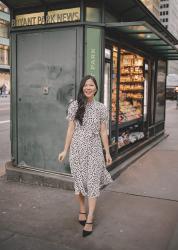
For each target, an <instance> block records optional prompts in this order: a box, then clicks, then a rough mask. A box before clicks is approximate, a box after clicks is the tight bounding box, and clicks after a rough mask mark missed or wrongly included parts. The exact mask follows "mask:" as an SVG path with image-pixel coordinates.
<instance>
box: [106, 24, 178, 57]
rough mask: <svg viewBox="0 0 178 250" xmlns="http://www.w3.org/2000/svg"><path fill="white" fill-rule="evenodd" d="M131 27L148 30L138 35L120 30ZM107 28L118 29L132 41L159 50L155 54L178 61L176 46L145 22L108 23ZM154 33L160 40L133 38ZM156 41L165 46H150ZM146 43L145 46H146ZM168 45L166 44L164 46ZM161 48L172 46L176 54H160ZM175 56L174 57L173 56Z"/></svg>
mask: <svg viewBox="0 0 178 250" xmlns="http://www.w3.org/2000/svg"><path fill="white" fill-rule="evenodd" d="M130 26H143V27H145V28H146V29H147V30H146V31H143V30H142V31H140V32H138V31H136V33H135V32H134V31H131V33H130V32H126V31H122V30H119V28H122V27H123V28H124V27H130ZM106 28H108V29H116V30H117V28H118V31H119V33H121V34H122V33H123V34H127V35H128V36H129V35H131V36H130V38H131V39H133V40H135V41H136V42H138V43H141V42H142V41H143V43H142V44H143V45H146V46H147V47H148V48H149V47H150V49H153V50H154V47H156V48H157V49H156V50H154V52H156V53H157V54H158V55H160V56H161V57H166V56H167V57H169V58H172V59H175V60H176V59H178V49H177V48H176V47H175V45H174V44H172V43H171V42H170V41H169V40H168V39H167V38H166V37H164V36H163V35H162V34H161V33H160V32H158V31H157V30H156V29H155V28H153V27H152V26H151V25H150V24H148V23H147V22H145V21H137V22H118V23H106ZM148 32H149V33H152V34H155V35H156V36H157V37H158V39H145V38H135V37H134V38H133V37H132V35H133V34H138V35H139V34H148ZM154 41H162V42H163V44H156V45H154V44H149V42H151V43H153V42H154ZM144 42H145V44H144ZM164 43H166V44H164ZM159 46H171V50H173V51H174V52H171V54H169V51H167V53H160V52H161V51H159ZM169 50H170V49H169ZM164 51H166V49H165V50H164ZM173 55H174V56H173Z"/></svg>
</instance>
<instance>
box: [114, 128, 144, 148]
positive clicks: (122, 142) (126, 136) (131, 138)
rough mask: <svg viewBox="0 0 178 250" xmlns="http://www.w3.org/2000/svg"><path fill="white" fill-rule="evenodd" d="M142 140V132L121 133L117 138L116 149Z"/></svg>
mask: <svg viewBox="0 0 178 250" xmlns="http://www.w3.org/2000/svg"><path fill="white" fill-rule="evenodd" d="M142 138H144V133H143V132H131V133H129V132H126V131H125V132H123V133H122V134H121V135H120V136H119V137H118V148H122V147H124V146H126V145H128V144H130V143H134V142H136V141H138V140H141V139H142Z"/></svg>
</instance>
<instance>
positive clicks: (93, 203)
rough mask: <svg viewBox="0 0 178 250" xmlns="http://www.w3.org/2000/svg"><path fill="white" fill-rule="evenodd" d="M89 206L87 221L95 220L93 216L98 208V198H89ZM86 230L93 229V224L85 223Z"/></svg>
mask: <svg viewBox="0 0 178 250" xmlns="http://www.w3.org/2000/svg"><path fill="white" fill-rule="evenodd" d="M88 208H89V211H88V216H87V222H93V216H94V212H95V208H96V198H90V197H89V198H88ZM84 230H86V231H92V224H85V227H84Z"/></svg>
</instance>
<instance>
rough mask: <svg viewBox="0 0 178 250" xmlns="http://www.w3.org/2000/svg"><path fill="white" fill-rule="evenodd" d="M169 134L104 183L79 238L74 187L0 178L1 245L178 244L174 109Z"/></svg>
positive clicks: (113, 248)
mask: <svg viewBox="0 0 178 250" xmlns="http://www.w3.org/2000/svg"><path fill="white" fill-rule="evenodd" d="M167 111H168V112H167V121H168V122H167V128H166V129H167V132H168V133H170V136H169V137H168V138H167V139H165V140H164V141H162V142H161V143H160V144H159V145H157V146H156V147H155V148H153V149H152V150H151V151H149V152H148V153H147V154H145V155H144V156H143V157H141V158H140V159H139V160H137V161H136V162H135V163H134V164H132V165H131V166H130V167H129V168H128V169H127V170H125V171H124V172H123V173H122V174H121V175H120V177H119V178H118V179H116V180H115V181H114V182H113V183H112V184H111V185H109V186H108V187H106V188H105V189H104V190H103V191H102V193H101V196H100V197H99V199H98V203H97V210H96V214H95V225H94V233H93V234H92V235H90V236H89V237H87V238H82V226H81V225H80V224H79V223H78V222H77V216H78V207H77V203H76V201H75V197H74V194H73V192H71V191H65V190H60V189H53V188H47V187H39V186H30V185H25V184H20V183H11V182H6V180H5V179H4V178H1V179H0V249H1V250H11V249H12V250H67V249H68V250H70V249H73V250H77V249H78V250H90V249H93V250H100V249H102V250H178V240H177V239H178V227H177V225H178V192H177V183H178V129H177V124H178V110H176V109H175V102H170V103H169V108H168V110H167Z"/></svg>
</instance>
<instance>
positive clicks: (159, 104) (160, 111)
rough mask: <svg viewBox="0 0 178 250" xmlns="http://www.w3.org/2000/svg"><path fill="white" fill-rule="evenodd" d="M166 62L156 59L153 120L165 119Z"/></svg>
mask: <svg viewBox="0 0 178 250" xmlns="http://www.w3.org/2000/svg"><path fill="white" fill-rule="evenodd" d="M165 86H166V62H165V61H161V60H160V61H158V69H157V88H156V112H155V122H159V121H164V119H165Z"/></svg>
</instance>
